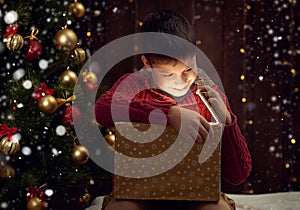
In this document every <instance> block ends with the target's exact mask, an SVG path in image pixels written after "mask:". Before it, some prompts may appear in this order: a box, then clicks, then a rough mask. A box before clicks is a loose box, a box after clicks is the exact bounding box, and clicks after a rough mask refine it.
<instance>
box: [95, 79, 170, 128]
mask: <svg viewBox="0 0 300 210" xmlns="http://www.w3.org/2000/svg"><path fill="white" fill-rule="evenodd" d="M149 94H151V89H150V88H149V87H148V85H147V81H146V79H145V78H144V77H142V76H140V75H136V74H125V75H124V76H123V77H121V78H120V79H119V80H118V81H117V82H116V83H115V84H114V86H113V87H112V88H111V89H109V90H108V91H106V92H105V93H104V94H102V95H101V96H100V97H99V98H98V99H97V101H96V104H95V116H96V120H97V122H98V123H100V124H101V125H102V126H104V127H111V126H113V125H114V122H118V121H132V122H144V123H149V116H150V115H151V123H157V124H165V123H166V120H167V114H168V112H169V109H170V107H171V106H172V102H171V101H163V100H159V99H157V98H154V97H150V96H149Z"/></svg>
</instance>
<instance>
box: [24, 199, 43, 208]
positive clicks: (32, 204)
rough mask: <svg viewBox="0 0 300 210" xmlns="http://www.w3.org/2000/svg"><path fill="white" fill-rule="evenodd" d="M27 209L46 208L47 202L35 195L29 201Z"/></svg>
mask: <svg viewBox="0 0 300 210" xmlns="http://www.w3.org/2000/svg"><path fill="white" fill-rule="evenodd" d="M26 207H27V210H46V209H47V203H46V202H45V201H42V200H41V199H39V198H38V197H33V198H31V199H30V200H29V201H27V206H26Z"/></svg>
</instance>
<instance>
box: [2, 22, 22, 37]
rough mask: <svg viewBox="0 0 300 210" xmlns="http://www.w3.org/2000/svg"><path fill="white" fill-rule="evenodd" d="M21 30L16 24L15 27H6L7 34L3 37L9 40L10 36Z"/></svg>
mask: <svg viewBox="0 0 300 210" xmlns="http://www.w3.org/2000/svg"><path fill="white" fill-rule="evenodd" d="M18 28H19V25H18V24H17V23H15V24H14V25H8V26H6V33H5V34H3V35H2V37H3V38H7V37H9V36H13V35H14V34H15V33H17V31H18Z"/></svg>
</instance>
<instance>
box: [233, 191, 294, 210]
mask: <svg viewBox="0 0 300 210" xmlns="http://www.w3.org/2000/svg"><path fill="white" fill-rule="evenodd" d="M228 196H229V197H230V198H232V199H233V200H235V202H236V206H237V210H300V192H283V193H268V194H259V195H232V194H229V195H228Z"/></svg>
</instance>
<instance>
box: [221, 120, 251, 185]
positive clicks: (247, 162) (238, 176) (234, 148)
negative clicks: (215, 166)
mask: <svg viewBox="0 0 300 210" xmlns="http://www.w3.org/2000/svg"><path fill="white" fill-rule="evenodd" d="M221 154H222V165H221V167H222V170H221V171H222V178H223V179H224V180H225V181H226V182H228V183H229V184H232V185H239V184H241V183H242V182H244V181H245V180H246V178H247V177H248V176H249V174H250V172H251V169H252V160H251V156H250V153H249V150H248V147H247V143H246V140H245V138H244V136H243V135H242V134H241V131H240V128H239V126H238V124H237V118H236V116H234V115H233V123H232V124H230V125H225V128H224V133H223V139H222V151H221Z"/></svg>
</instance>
